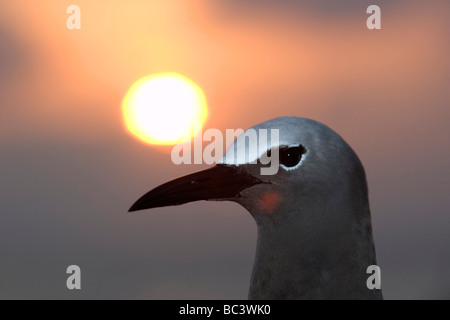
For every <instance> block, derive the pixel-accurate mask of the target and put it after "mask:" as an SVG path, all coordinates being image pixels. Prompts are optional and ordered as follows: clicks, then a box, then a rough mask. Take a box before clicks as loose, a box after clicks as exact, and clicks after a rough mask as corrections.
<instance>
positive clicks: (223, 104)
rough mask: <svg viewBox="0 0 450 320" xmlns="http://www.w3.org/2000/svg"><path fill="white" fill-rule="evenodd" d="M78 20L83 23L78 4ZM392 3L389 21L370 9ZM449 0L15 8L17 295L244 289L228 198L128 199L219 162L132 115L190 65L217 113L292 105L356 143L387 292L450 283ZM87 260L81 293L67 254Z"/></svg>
mask: <svg viewBox="0 0 450 320" xmlns="http://www.w3.org/2000/svg"><path fill="white" fill-rule="evenodd" d="M75 2H76V4H77V5H78V6H79V7H80V8H81V29H80V30H69V29H68V28H67V27H66V19H67V18H68V14H67V13H66V9H67V7H68V6H69V5H72V4H75ZM374 3H376V4H377V5H379V6H380V8H381V12H382V13H381V15H382V16H381V17H382V20H381V21H382V22H381V23H382V28H381V30H368V29H367V27H366V19H367V18H368V15H367V14H366V9H367V7H368V6H369V5H371V4H374ZM449 10H450V3H448V1H438V0H436V1H428V2H427V3H426V4H425V3H424V2H420V1H406V0H397V1H395V2H394V1H356V0H342V1H339V2H338V1H333V0H321V1H293V0H292V1H291V0H289V1H283V2H282V3H280V1H274V0H264V1H256V0H252V1H237V0H227V1H226V0H215V1H206V0H200V1H195V2H181V1H175V0H167V1H138V0H133V1H131V0H130V1H126V2H125V1H106V0H97V1H86V0H79V1H65V0H64V1H60V0H58V1H56V0H42V1H39V2H38V1H32V0H17V1H4V2H2V3H1V4H0V219H1V220H0V240H1V241H0V257H1V259H0V299H35V298H39V299H81V298H84V299H245V298H246V297H247V293H248V286H249V279H250V275H251V268H252V264H253V259H254V251H255V244H256V225H255V223H254V221H253V220H252V218H251V216H250V215H249V214H248V212H246V210H245V209H244V208H242V207H240V206H239V205H237V204H235V203H230V202H204V201H201V202H195V203H191V204H186V205H183V206H180V207H168V208H160V209H154V210H152V211H145V212H141V213H138V214H136V213H135V214H130V213H127V210H128V208H129V207H130V206H131V204H133V202H134V201H135V200H137V198H138V197H140V196H141V195H142V194H144V193H145V192H146V191H148V190H150V189H151V188H153V187H156V186H157V185H159V184H161V183H163V182H166V181H168V180H171V179H174V178H176V177H178V176H180V175H184V174H188V173H190V172H193V171H198V170H200V169H203V168H206V167H207V166H206V165H181V166H177V165H174V164H173V163H172V162H171V160H170V150H171V148H170V147H167V146H166V147H164V146H152V145H148V144H145V143H142V142H140V141H139V140H138V139H136V138H135V137H133V136H131V135H130V134H129V133H128V131H127V130H126V129H125V126H124V121H123V116H122V113H121V103H122V99H123V98H124V96H125V94H126V92H127V90H128V89H129V88H130V86H131V85H132V84H133V83H134V82H135V81H136V80H138V79H139V78H141V77H144V76H147V75H151V74H155V73H160V72H177V73H180V74H182V75H184V76H186V77H187V78H189V79H191V80H192V81H194V82H195V83H196V84H197V85H198V86H199V87H201V88H202V89H203V91H204V93H205V96H206V99H207V102H208V108H209V116H208V119H207V121H206V123H205V124H204V127H205V129H207V128H218V129H221V130H225V129H226V128H230V129H235V128H243V129H246V128H249V127H251V126H253V125H255V124H257V123H260V122H263V121H266V120H269V119H271V118H275V117H279V116H286V115H291V116H300V117H308V118H313V119H315V120H318V121H320V122H322V123H325V124H327V125H328V126H330V127H331V128H333V129H334V130H335V131H336V132H338V133H339V134H340V135H341V136H342V137H343V138H344V139H345V140H346V141H347V142H348V143H349V144H350V145H351V146H352V148H353V149H354V150H355V151H356V152H357V154H358V155H359V157H360V159H361V161H362V163H363V164H364V167H365V170H366V174H367V179H368V184H369V192H370V195H369V196H370V202H371V210H372V220H373V229H374V237H375V243H376V249H377V257H378V264H379V266H380V267H381V271H382V286H383V293H384V296H385V298H386V299H449V298H450V278H449V276H448V270H449V268H450V254H449V249H448V248H449V247H450V233H449V232H448V230H449V228H450V216H449V209H450V198H449V197H448V195H449V191H450V170H449V165H450V150H449V148H448V142H449V139H450V130H449V128H448V123H449V120H450V108H449V101H450V90H449V86H450V61H449V59H448V57H449V56H450V27H449V24H448V12H449ZM72 264H76V265H78V266H80V268H81V270H82V290H80V291H70V290H68V289H67V287H66V279H67V277H68V275H67V274H66V268H67V267H68V266H69V265H72Z"/></svg>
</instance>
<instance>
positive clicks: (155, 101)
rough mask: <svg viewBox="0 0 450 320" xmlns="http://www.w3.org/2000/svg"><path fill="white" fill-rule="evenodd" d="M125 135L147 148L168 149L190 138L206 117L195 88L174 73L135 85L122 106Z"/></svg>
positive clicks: (156, 76) (204, 101)
mask: <svg viewBox="0 0 450 320" xmlns="http://www.w3.org/2000/svg"><path fill="white" fill-rule="evenodd" d="M122 110H123V115H124V120H125V125H126V127H127V129H128V131H129V132H130V133H131V134H133V135H134V136H135V137H137V138H139V139H140V140H142V141H144V142H146V143H150V144H160V145H172V144H176V143H179V142H181V141H182V140H183V139H184V138H186V137H192V136H193V135H194V123H195V122H196V121H201V122H202V123H203V122H204V121H205V120H206V117H207V115H208V110H207V105H206V99H205V95H204V94H203V91H202V90H201V89H200V87H199V86H198V85H196V84H195V83H194V82H192V81H191V80H189V79H188V78H186V77H184V76H182V75H180V74H177V73H161V74H155V75H151V76H147V77H144V78H141V79H139V80H138V81H136V82H135V83H134V84H133V85H132V86H131V88H130V89H129V90H128V92H127V94H126V95H125V98H124V100H123V103H122Z"/></svg>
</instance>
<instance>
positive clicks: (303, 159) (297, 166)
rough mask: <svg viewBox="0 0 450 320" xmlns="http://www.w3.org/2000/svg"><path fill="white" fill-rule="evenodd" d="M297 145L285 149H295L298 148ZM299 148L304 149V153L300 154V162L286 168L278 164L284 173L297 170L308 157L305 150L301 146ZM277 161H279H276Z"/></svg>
mask: <svg viewBox="0 0 450 320" xmlns="http://www.w3.org/2000/svg"><path fill="white" fill-rule="evenodd" d="M298 146H299V145H298V144H290V145H288V146H287V147H288V148H295V147H298ZM300 146H301V147H303V148H304V149H305V152H304V153H303V154H302V156H301V159H300V161H299V162H298V163H297V164H296V165H295V166H293V167H286V166H285V165H284V164H282V163H280V167H281V168H283V170H285V171H292V170H297V169H298V168H300V166H301V165H302V164H303V162H304V161H305V159H306V158H307V157H308V153H307V152H306V150H307V148H306V147H305V146H303V145H300ZM278 161H279V159H278Z"/></svg>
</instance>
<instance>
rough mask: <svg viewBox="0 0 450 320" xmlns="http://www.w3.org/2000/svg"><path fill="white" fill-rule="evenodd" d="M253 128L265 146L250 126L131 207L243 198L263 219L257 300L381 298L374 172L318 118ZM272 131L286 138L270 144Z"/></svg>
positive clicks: (256, 271) (281, 120)
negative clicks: (370, 179) (372, 284)
mask: <svg viewBox="0 0 450 320" xmlns="http://www.w3.org/2000/svg"><path fill="white" fill-rule="evenodd" d="M251 129H252V132H256V135H257V142H256V143H257V144H258V148H253V149H252V148H251V146H249V145H248V144H247V143H246V140H248V137H249V135H247V134H246V133H247V132H249V131H246V132H245V133H244V134H242V135H241V136H239V137H238V138H237V139H236V140H235V141H234V143H233V144H232V145H231V146H230V147H229V149H228V150H227V154H226V155H225V156H224V158H223V159H222V160H221V161H219V163H218V164H217V165H216V166H214V167H212V168H210V169H207V170H204V171H200V172H197V173H193V174H190V175H187V176H184V177H181V178H178V179H175V180H172V181H170V182H167V183H165V184H163V185H161V186H159V187H156V188H155V189H153V190H151V191H150V192H148V193H147V194H145V195H144V196H143V197H142V198H140V199H139V200H138V201H137V202H136V203H135V204H134V205H133V206H132V207H131V209H130V211H138V210H144V209H150V208H156V207H163V206H172V205H181V204H184V203H188V202H192V201H198V200H215V201H222V200H228V201H234V202H237V203H239V204H241V205H242V206H243V207H245V208H246V209H247V210H248V211H249V212H250V213H251V214H252V216H253V217H254V219H255V221H256V223H257V225H258V242H257V252H256V260H255V264H254V268H253V275H252V280H251V286H250V293H249V297H250V298H254V299H300V298H312V299H314V298H324V299H343V298H349V299H353V298H354V299H377V298H381V291H380V290H375V291H373V290H369V289H368V288H367V285H366V280H367V278H368V276H369V275H367V274H366V270H367V267H369V266H370V265H376V257H375V249H374V244H373V238H372V227H371V218H370V209H369V201H368V191H367V183H366V177H365V173H364V169H363V166H362V164H361V162H360V160H359V158H358V156H357V155H356V154H355V152H354V151H353V150H352V149H351V147H350V146H349V145H348V144H347V143H346V142H345V141H344V140H343V139H342V138H341V137H340V136H339V135H338V134H336V133H335V132H334V131H333V130H331V129H330V128H328V127H327V126H325V125H323V124H320V123H318V122H316V121H313V120H310V119H305V118H297V117H282V118H276V119H273V120H270V121H267V122H264V123H261V124H259V125H256V126H254V127H253V128H251ZM273 129H276V130H278V131H277V132H278V135H279V136H278V139H277V140H278V141H274V140H272V138H271V139H269V140H271V143H266V144H264V143H263V144H261V143H260V141H261V139H263V138H264V137H262V135H263V134H266V133H267V135H268V136H271V130H273ZM249 130H250V129H249ZM264 139H265V138H264ZM274 142H276V143H274ZM254 143H255V141H254ZM265 145H267V147H264V146H265ZM268 160H271V162H270V163H268ZM274 163H275V164H276V167H274ZM268 173H269V174H268Z"/></svg>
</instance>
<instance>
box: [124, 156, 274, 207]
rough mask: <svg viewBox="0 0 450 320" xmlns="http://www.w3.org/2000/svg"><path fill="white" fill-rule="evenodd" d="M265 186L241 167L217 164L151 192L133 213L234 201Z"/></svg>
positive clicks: (141, 200)
mask: <svg viewBox="0 0 450 320" xmlns="http://www.w3.org/2000/svg"><path fill="white" fill-rule="evenodd" d="M260 183H266V182H263V181H261V180H259V179H258V178H256V177H254V176H252V175H251V174H249V173H247V172H246V171H244V170H243V169H242V168H239V167H238V166H229V165H223V164H218V165H216V166H214V167H212V168H209V169H207V170H204V171H199V172H196V173H192V174H190V175H187V176H184V177H181V178H178V179H175V180H172V181H169V182H167V183H164V184H162V185H160V186H159V187H156V188H155V189H153V190H151V191H149V192H148V193H147V194H145V195H144V196H143V197H141V198H140V199H139V200H138V201H136V203H135V204H134V205H133V206H132V207H131V208H130V210H129V211H130V212H133V211H139V210H145V209H150V208H157V207H166V206H176V205H180V204H184V203H188V202H193V201H198V200H232V199H234V198H237V197H239V196H240V192H241V191H242V190H244V189H247V188H250V187H252V186H254V185H256V184H260Z"/></svg>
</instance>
